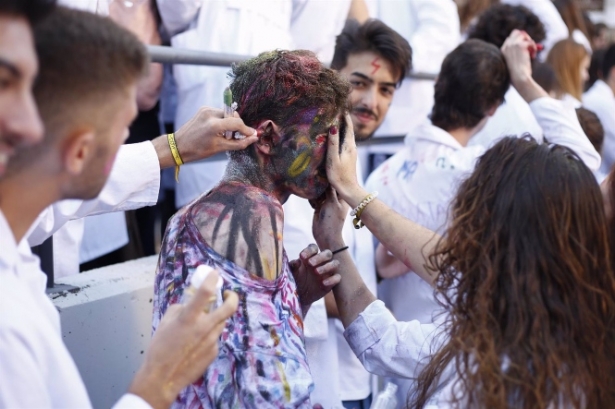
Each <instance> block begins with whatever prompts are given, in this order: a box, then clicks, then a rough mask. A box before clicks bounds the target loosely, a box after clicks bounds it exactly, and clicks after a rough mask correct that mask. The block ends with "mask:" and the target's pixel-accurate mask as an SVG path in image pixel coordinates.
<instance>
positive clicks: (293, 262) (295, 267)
mask: <svg viewBox="0 0 615 409" xmlns="http://www.w3.org/2000/svg"><path fill="white" fill-rule="evenodd" d="M288 265H289V267H290V269H291V270H292V271H296V270H298V269H299V267H301V260H299V259H295V260H291V261H290V263H288Z"/></svg>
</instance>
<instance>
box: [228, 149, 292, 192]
mask: <svg viewBox="0 0 615 409" xmlns="http://www.w3.org/2000/svg"><path fill="white" fill-rule="evenodd" d="M244 158H245V160H244ZM273 170H274V169H270V170H268V169H267V167H266V166H265V165H263V164H261V163H258V162H257V161H256V160H254V159H253V158H251V157H245V156H244V157H242V158H241V160H240V161H236V160H233V159H231V160H230V161H229V163H228V165H227V167H226V171H225V173H224V177H223V178H222V183H224V182H235V183H241V184H244V185H247V186H254V187H257V188H259V189H261V190H264V191H265V192H268V193H269V194H271V196H273V197H275V198H276V199H277V200H278V201H279V202H280V203H282V204H284V203H285V202H286V201H287V200H288V197H289V196H290V193H289V192H288V191H286V190H285V189H282V188H280V186H279V184H277V183H275V182H274V181H273V180H272V178H271V175H273V174H275V172H274V171H273Z"/></svg>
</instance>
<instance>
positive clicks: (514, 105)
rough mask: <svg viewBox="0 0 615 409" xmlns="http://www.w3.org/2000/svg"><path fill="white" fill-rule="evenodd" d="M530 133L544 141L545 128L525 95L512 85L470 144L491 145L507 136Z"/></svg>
mask: <svg viewBox="0 0 615 409" xmlns="http://www.w3.org/2000/svg"><path fill="white" fill-rule="evenodd" d="M524 134H530V135H532V137H533V138H534V139H536V140H537V141H539V142H542V141H543V129H542V128H541V127H540V125H539V124H538V121H537V120H536V118H535V117H534V115H533V114H532V110H531V109H530V106H529V105H528V103H527V102H525V100H524V99H523V97H522V96H521V95H520V94H519V92H517V90H516V89H515V87H513V86H511V87H510V88H509V89H508V91H507V92H506V95H505V96H504V103H503V104H502V105H500V106H499V107H498V109H497V110H496V111H495V114H494V115H493V116H492V117H491V118H489V119H488V120H487V124H486V125H485V126H484V127H483V129H481V130H480V131H479V132H477V133H476V135H474V136H473V137H472V139H471V140H470V143H469V145H478V146H484V147H487V148H488V147H490V146H491V145H493V144H495V143H496V142H498V141H499V140H500V139H502V138H504V137H506V136H522V135H524Z"/></svg>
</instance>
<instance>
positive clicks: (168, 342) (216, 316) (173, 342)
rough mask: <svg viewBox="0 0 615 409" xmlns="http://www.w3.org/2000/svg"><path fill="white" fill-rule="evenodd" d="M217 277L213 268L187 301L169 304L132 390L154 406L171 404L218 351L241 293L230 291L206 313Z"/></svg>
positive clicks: (201, 372) (213, 294)
mask: <svg viewBox="0 0 615 409" xmlns="http://www.w3.org/2000/svg"><path fill="white" fill-rule="evenodd" d="M217 280H218V273H217V272H215V271H214V272H212V273H211V274H209V275H208V276H207V278H206V279H205V281H204V282H203V285H201V287H200V288H199V289H198V290H197V291H196V293H195V294H194V295H193V296H192V298H191V299H190V301H189V302H188V303H187V304H185V305H181V304H173V305H171V306H169V308H168V309H167V312H166V314H165V315H164V317H163V318H162V320H161V322H160V325H159V326H158V330H157V331H156V333H155V334H154V336H153V338H152V341H151V343H150V347H149V349H148V350H147V352H146V355H145V362H144V363H143V365H142V366H141V368H140V369H139V371H138V372H137V375H136V376H135V378H134V380H133V383H132V385H131V386H130V390H129V392H130V393H133V394H135V395H138V396H140V397H141V398H143V399H144V400H145V401H146V402H148V403H149V404H150V405H151V406H152V407H153V408H156V409H158V408H168V407H169V406H170V405H171V403H173V401H174V400H175V399H176V398H177V395H178V394H179V392H180V391H181V390H182V389H183V388H185V387H186V386H188V385H189V384H191V383H192V382H194V381H196V380H197V379H198V378H199V377H201V376H202V375H203V373H204V372H205V370H206V369H207V367H208V366H209V364H211V362H212V361H213V360H214V359H215V358H216V356H217V355H218V339H219V337H220V334H221V333H222V330H223V329H224V325H225V321H226V320H227V319H228V318H229V317H230V316H232V315H233V314H234V313H235V311H236V310H237V304H238V297H237V294H235V293H234V292H232V291H227V292H225V294H224V296H225V300H224V303H223V304H222V305H221V306H220V307H219V308H217V309H216V310H214V311H212V312H210V313H206V312H205V311H206V310H207V309H208V308H209V307H210V304H211V298H212V297H215V291H216V281H217Z"/></svg>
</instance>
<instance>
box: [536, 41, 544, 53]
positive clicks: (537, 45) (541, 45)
mask: <svg viewBox="0 0 615 409" xmlns="http://www.w3.org/2000/svg"><path fill="white" fill-rule="evenodd" d="M536 49H537V50H538V51H542V50H544V49H545V46H544V45H543V44H540V43H538V44H536Z"/></svg>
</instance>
